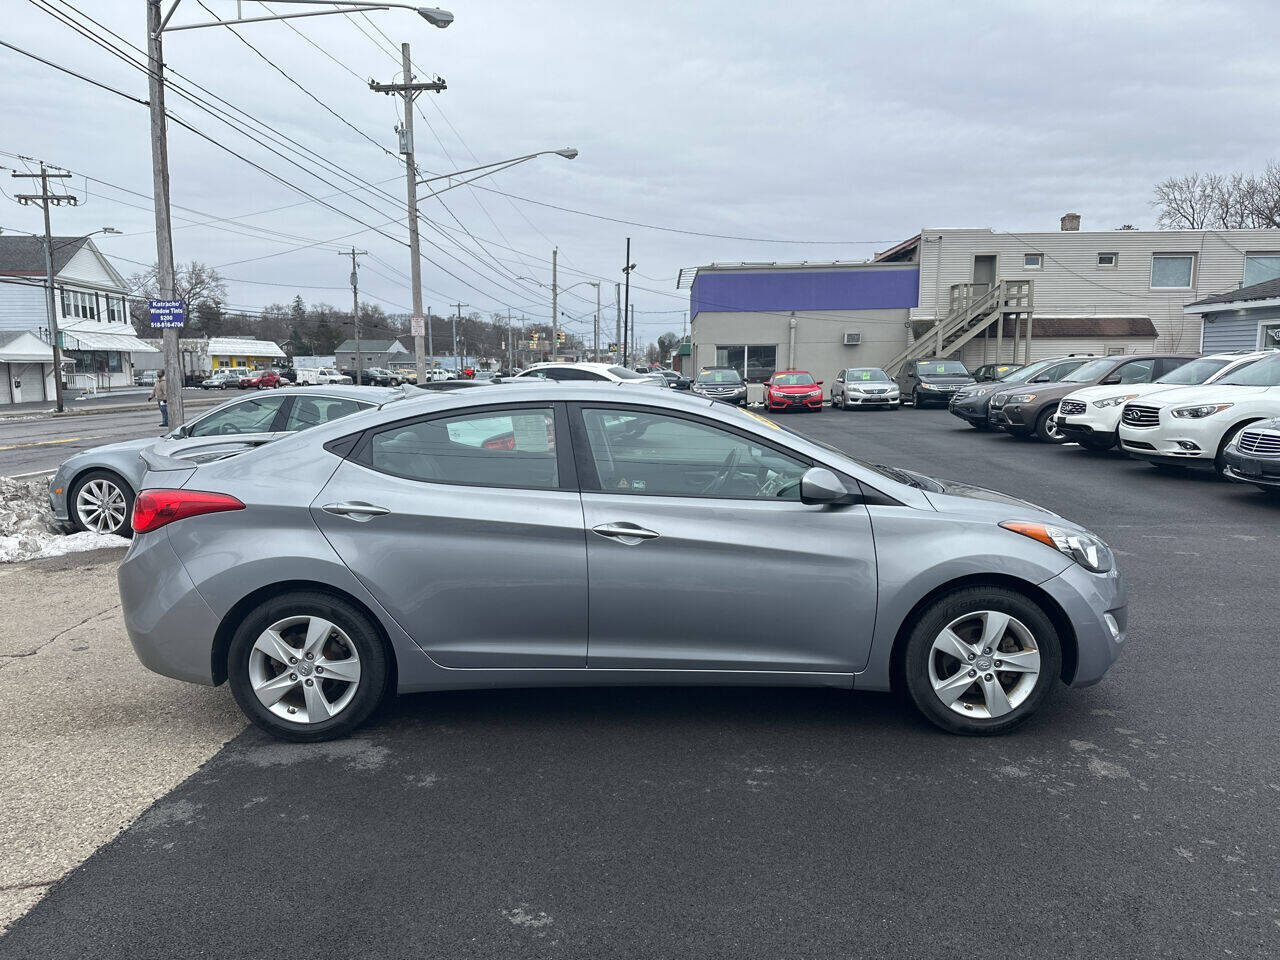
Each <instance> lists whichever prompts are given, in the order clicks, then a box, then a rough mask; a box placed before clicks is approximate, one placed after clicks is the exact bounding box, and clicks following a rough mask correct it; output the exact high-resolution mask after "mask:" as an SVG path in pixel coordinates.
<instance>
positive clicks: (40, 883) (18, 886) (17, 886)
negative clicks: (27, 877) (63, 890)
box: [0, 877, 58, 893]
mask: <svg viewBox="0 0 1280 960" xmlns="http://www.w3.org/2000/svg"><path fill="white" fill-rule="evenodd" d="M57 882H58V878H57V877H54V878H53V879H52V880H32V881H30V882H29V883H6V884H3V885H0V893H8V892H9V891H11V890H34V889H36V888H37V887H52V886H53V885H54V884H55V883H57Z"/></svg>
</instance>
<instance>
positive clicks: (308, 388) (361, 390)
mask: <svg viewBox="0 0 1280 960" xmlns="http://www.w3.org/2000/svg"><path fill="white" fill-rule="evenodd" d="M276 394H280V395H282V396H286V397H290V396H293V397H338V398H340V399H343V400H364V401H366V402H368V403H376V404H377V405H378V406H382V405H383V404H384V403H390V402H391V401H392V400H403V399H404V398H405V396H406V393H405V392H404V391H403V390H401V389H400V388H399V387H357V386H355V385H353V384H345V383H316V384H302V385H300V386H296V387H281V388H280V389H279V390H273V391H272V395H276ZM250 396H257V394H250Z"/></svg>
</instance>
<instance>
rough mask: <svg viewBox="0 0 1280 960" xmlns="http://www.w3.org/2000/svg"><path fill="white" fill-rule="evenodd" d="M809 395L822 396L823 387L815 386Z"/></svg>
mask: <svg viewBox="0 0 1280 960" xmlns="http://www.w3.org/2000/svg"><path fill="white" fill-rule="evenodd" d="M809 396H811V397H820V396H822V388H821V387H815V388H814V389H812V390H810V391H809Z"/></svg>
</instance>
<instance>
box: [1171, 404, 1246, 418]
mask: <svg viewBox="0 0 1280 960" xmlns="http://www.w3.org/2000/svg"><path fill="white" fill-rule="evenodd" d="M1231 406H1234V404H1230V403H1203V404H1200V405H1198V406H1194V407H1178V408H1177V409H1175V410H1170V411H1169V412H1170V413H1172V414H1173V415H1174V416H1175V417H1177V418H1178V419H1179V420H1203V419H1204V418H1205V417H1212V416H1213V415H1214V414H1215V413H1219V412H1221V411H1223V410H1226V409H1227V408H1228V407H1231Z"/></svg>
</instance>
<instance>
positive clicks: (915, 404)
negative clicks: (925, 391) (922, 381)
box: [911, 387, 920, 410]
mask: <svg viewBox="0 0 1280 960" xmlns="http://www.w3.org/2000/svg"><path fill="white" fill-rule="evenodd" d="M911 408H912V409H913V410H919V409H920V391H919V390H917V389H916V388H915V387H912V388H911Z"/></svg>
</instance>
